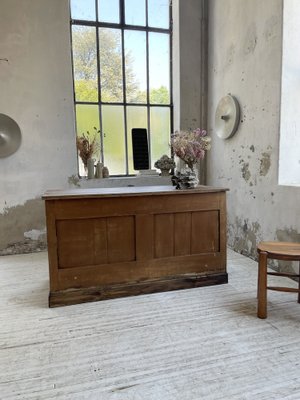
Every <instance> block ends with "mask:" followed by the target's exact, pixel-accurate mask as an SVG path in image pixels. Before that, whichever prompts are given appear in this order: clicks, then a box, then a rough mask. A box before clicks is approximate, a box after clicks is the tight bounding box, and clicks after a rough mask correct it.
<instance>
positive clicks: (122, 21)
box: [70, 0, 173, 176]
mask: <svg viewBox="0 0 300 400" xmlns="http://www.w3.org/2000/svg"><path fill="white" fill-rule="evenodd" d="M94 1H95V7H96V21H88V20H79V19H72V18H71V23H70V35H71V55H72V71H73V94H74V107H75V120H76V123H77V119H76V106H77V105H98V109H99V126H100V158H101V160H102V161H103V162H105V153H104V148H103V143H104V141H103V138H104V134H105V133H104V132H103V123H102V105H110V106H123V112H124V135H125V157H126V174H122V175H114V176H130V174H129V165H128V132H127V112H126V110H127V107H130V106H135V107H146V108H147V132H148V147H149V165H150V166H151V165H152V160H151V126H150V110H151V108H152V107H166V108H169V109H170V129H171V132H173V76H172V60H173V54H172V41H173V38H172V27H173V18H172V1H171V0H170V1H169V27H168V28H155V27H151V26H149V24H148V0H144V1H145V14H146V24H145V25H130V24H126V23H125V0H119V11H120V16H119V17H120V18H119V20H120V23H113V22H100V21H99V7H98V0H94ZM70 2H71V0H70ZM70 15H71V7H70ZM76 25H77V26H89V27H94V28H96V50H97V78H98V87H97V89H98V101H97V102H92V101H77V100H76V92H75V77H74V65H73V43H72V26H76ZM98 28H111V29H119V30H120V31H121V38H122V75H123V102H105V101H102V99H101V72H100V44H99V29H98ZM125 30H135V31H141V32H146V68H147V70H146V82H147V97H146V99H147V100H146V103H133V102H127V99H126V74H125V49H124V33H125ZM150 32H154V33H164V34H168V35H169V54H170V60H169V79H170V82H169V85H170V103H169V104H159V103H150V85H149V33H150ZM171 132H170V134H171Z"/></svg>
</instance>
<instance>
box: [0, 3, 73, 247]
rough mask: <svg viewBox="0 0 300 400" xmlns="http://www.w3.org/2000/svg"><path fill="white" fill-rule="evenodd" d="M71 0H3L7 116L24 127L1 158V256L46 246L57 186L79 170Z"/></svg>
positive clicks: (0, 29)
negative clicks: (48, 201)
mask: <svg viewBox="0 0 300 400" xmlns="http://www.w3.org/2000/svg"><path fill="white" fill-rule="evenodd" d="M69 19H70V16H69V5H68V0H51V1H49V0H22V1H20V0H1V12H0V38H1V40H0V59H4V60H7V61H1V60H0V113H4V114H7V115H9V116H10V117H11V118H13V119H14V120H15V121H16V122H17V123H18V124H19V126H20V128H21V132H22V144H21V147H20V149H19V150H18V152H17V153H15V154H13V155H12V156H10V157H7V158H2V159H0V254H6V253H10V252H24V251H30V250H31V251H32V250H38V249H41V248H43V247H45V217H44V205H43V202H42V201H41V200H40V197H41V195H42V194H43V192H44V191H45V190H47V189H50V188H61V187H65V186H66V185H67V181H68V176H71V175H72V174H74V173H76V171H77V165H76V162H77V161H76V157H75V156H74V155H75V154H76V150H75V134H74V111H73V94H72V69H71V54H70V33H69V29H70V28H69Z"/></svg>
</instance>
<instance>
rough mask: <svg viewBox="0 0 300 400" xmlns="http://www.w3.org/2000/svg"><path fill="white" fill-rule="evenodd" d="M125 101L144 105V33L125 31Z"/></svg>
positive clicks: (145, 96)
mask: <svg viewBox="0 0 300 400" xmlns="http://www.w3.org/2000/svg"><path fill="white" fill-rule="evenodd" d="M124 45H125V71H126V96H127V97H126V99H127V102H129V103H146V100H147V94H146V93H147V75H146V32H138V31H129V30H128V31H125V44H124Z"/></svg>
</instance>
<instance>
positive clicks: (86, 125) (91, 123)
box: [76, 104, 100, 176]
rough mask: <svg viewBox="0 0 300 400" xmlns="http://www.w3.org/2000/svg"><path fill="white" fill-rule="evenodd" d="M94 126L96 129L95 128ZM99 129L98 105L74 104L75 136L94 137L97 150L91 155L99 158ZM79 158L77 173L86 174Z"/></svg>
mask: <svg viewBox="0 0 300 400" xmlns="http://www.w3.org/2000/svg"><path fill="white" fill-rule="evenodd" d="M95 128H96V129H95ZM97 131H99V107H98V105H88V104H84V105H82V104H77V106H76V132H77V136H82V135H83V134H84V135H85V136H88V137H89V138H90V139H91V140H93V139H94V138H96V143H97V145H96V148H97V151H96V153H95V154H94V155H93V158H95V159H96V160H99V155H100V135H99V133H98V132H97ZM78 160H79V175H81V176H83V175H86V172H85V171H84V167H83V163H82V161H81V158H80V157H78Z"/></svg>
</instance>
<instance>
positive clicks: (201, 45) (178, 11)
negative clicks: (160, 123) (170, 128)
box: [172, 0, 208, 183]
mask: <svg viewBox="0 0 300 400" xmlns="http://www.w3.org/2000/svg"><path fill="white" fill-rule="evenodd" d="M172 6H173V7H172V9H173V103H174V130H175V131H176V130H180V129H183V130H187V129H195V128H198V127H206V125H207V22H208V21H207V19H208V15H207V0H173V2H172ZM176 161H177V168H179V169H180V166H181V167H183V166H184V163H183V162H182V161H180V159H177V160H176ZM198 167H199V168H200V169H199V179H200V181H201V183H204V182H205V168H204V167H205V166H204V163H201V165H199V166H198Z"/></svg>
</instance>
